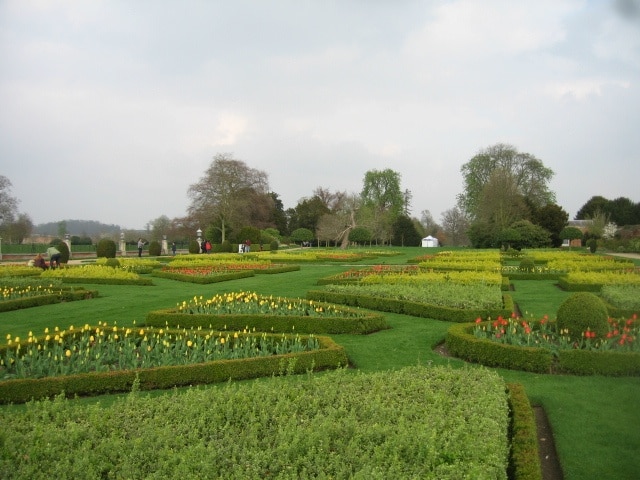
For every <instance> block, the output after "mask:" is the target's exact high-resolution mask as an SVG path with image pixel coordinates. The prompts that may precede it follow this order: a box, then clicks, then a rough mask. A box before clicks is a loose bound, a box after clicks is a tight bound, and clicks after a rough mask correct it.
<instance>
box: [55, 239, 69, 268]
mask: <svg viewBox="0 0 640 480" xmlns="http://www.w3.org/2000/svg"><path fill="white" fill-rule="evenodd" d="M56 248H57V249H58V250H59V251H60V263H69V257H70V256H71V252H70V251H69V246H68V245H67V244H66V243H65V242H60V243H58V244H57V245H56Z"/></svg>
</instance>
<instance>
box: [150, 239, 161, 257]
mask: <svg viewBox="0 0 640 480" xmlns="http://www.w3.org/2000/svg"><path fill="white" fill-rule="evenodd" d="M161 253H162V246H161V245H160V242H159V241H157V240H153V241H152V242H151V243H150V244H149V256H151V257H159V256H160V254H161Z"/></svg>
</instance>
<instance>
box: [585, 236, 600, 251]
mask: <svg viewBox="0 0 640 480" xmlns="http://www.w3.org/2000/svg"><path fill="white" fill-rule="evenodd" d="M587 247H589V251H590V252H591V253H596V250H597V249H598V241H597V240H596V239H595V238H591V239H589V241H587Z"/></svg>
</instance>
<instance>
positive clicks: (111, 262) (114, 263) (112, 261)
mask: <svg viewBox="0 0 640 480" xmlns="http://www.w3.org/2000/svg"><path fill="white" fill-rule="evenodd" d="M104 265H105V267H111V268H119V267H120V261H119V260H118V259H117V258H107V261H106V262H105V264H104Z"/></svg>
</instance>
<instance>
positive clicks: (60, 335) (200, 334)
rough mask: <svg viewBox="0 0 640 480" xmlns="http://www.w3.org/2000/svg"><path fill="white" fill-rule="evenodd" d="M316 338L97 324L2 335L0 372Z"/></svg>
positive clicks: (145, 360)
mask: <svg viewBox="0 0 640 480" xmlns="http://www.w3.org/2000/svg"><path fill="white" fill-rule="evenodd" d="M318 348H320V347H319V343H318V340H317V339H316V338H315V337H313V335H311V336H309V337H305V338H304V339H303V338H301V337H299V336H298V335H295V336H290V335H284V334H282V335H268V334H266V333H263V334H254V333H249V332H246V331H245V332H235V333H229V332H216V331H213V330H208V331H204V330H201V329H191V330H187V329H182V330H171V329H154V328H153V327H149V328H140V329H135V328H122V327H118V326H116V325H114V326H109V325H107V324H106V323H105V324H102V323H101V324H100V325H99V326H97V327H91V326H89V325H85V326H84V327H82V328H80V329H74V327H73V326H71V327H69V329H68V330H60V329H58V328H55V329H54V330H53V331H52V332H49V331H48V329H47V330H45V335H44V336H43V337H36V336H34V335H33V333H32V332H29V335H28V337H27V338H26V339H23V340H21V339H20V338H19V337H11V335H8V336H7V345H6V346H5V347H4V348H2V349H0V355H1V356H0V378H2V379H5V380H6V379H11V378H41V377H51V376H60V375H70V374H78V373H86V372H100V371H111V370H130V369H136V368H150V367H160V366H169V365H185V364H193V363H203V362H210V361H215V360H229V359H239V358H251V357H259V356H269V355H279V354H286V353H297V352H305V351H311V350H317V349H318Z"/></svg>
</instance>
